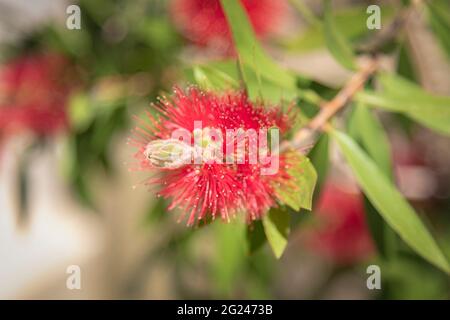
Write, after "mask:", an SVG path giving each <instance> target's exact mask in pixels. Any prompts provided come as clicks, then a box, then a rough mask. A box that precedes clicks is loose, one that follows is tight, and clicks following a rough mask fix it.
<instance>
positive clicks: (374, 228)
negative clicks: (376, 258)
mask: <svg viewBox="0 0 450 320" xmlns="http://www.w3.org/2000/svg"><path fill="white" fill-rule="evenodd" d="M349 133H350V135H351V136H352V138H354V139H355V140H356V141H358V142H359V143H360V144H361V145H362V147H363V149H364V151H365V152H367V153H368V155H369V156H370V157H371V158H372V160H374V162H375V164H376V165H377V166H378V168H379V169H380V170H381V171H382V172H383V174H384V175H385V176H386V177H388V178H389V179H390V180H391V181H393V172H392V163H391V153H390V146H389V140H388V138H387V135H386V133H385V131H384V128H383V126H382V124H381V123H380V122H379V120H378V118H377V117H376V115H375V114H373V113H372V112H371V110H368V109H367V107H366V106H365V105H364V104H362V103H357V105H356V106H355V107H354V110H353V113H352V115H351V118H350V121H349ZM364 207H365V212H366V217H367V222H368V225H369V228H370V231H371V233H372V236H373V239H374V241H375V244H376V246H377V249H378V252H379V253H380V254H381V255H382V256H383V257H385V258H390V257H392V256H393V255H394V253H395V246H396V235H395V233H394V231H393V230H392V229H391V227H389V225H387V223H386V222H385V221H384V220H383V218H382V217H381V215H380V214H379V213H378V211H377V210H376V209H375V208H374V206H373V205H372V204H371V203H370V201H369V200H368V199H367V196H364Z"/></svg>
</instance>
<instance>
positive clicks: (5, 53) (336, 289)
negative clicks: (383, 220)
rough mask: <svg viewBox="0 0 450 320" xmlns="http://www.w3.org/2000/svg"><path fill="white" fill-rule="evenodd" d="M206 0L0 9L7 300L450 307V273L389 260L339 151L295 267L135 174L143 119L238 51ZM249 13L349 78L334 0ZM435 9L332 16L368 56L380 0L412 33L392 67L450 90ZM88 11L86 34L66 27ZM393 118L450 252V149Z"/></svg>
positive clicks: (392, 46) (397, 143)
mask: <svg viewBox="0 0 450 320" xmlns="http://www.w3.org/2000/svg"><path fill="white" fill-rule="evenodd" d="M201 2H202V0H172V1H171V0H167V1H164V0H136V1H120V0H115V1H109V0H94V1H92V0H91V1H87V0H86V1H85V0H81V1H78V2H74V1H63V0H60V1H50V0H36V1H32V2H30V1H25V0H14V1H13V0H0V298H2V299H193V298H236V299H241V298H248V299H256V298H263V299H271V298H274V299H412V298H423V299H428V298H436V299H448V298H449V297H450V290H449V288H450V282H449V279H448V277H447V276H446V275H445V274H444V273H442V272H440V271H439V270H437V269H436V268H434V267H433V266H431V265H429V264H428V263H426V262H425V261H423V260H421V259H420V258H418V257H417V256H415V255H413V254H412V253H411V252H409V251H408V249H407V248H406V246H405V245H404V244H402V243H400V244H399V248H398V250H399V251H400V252H401V253H402V254H401V257H402V258H401V259H397V260H396V262H395V263H390V264H389V265H384V264H383V263H384V262H383V261H384V260H381V259H380V255H379V253H378V251H377V248H376V246H375V244H374V243H373V240H372V236H371V232H370V230H369V228H368V226H367V222H366V210H367V206H366V205H365V204H366V203H365V199H364V196H363V195H362V194H360V192H359V191H358V188H357V187H356V184H355V181H354V179H353V177H352V175H351V172H350V171H349V169H348V168H347V167H346V165H345V163H344V162H343V160H342V156H341V155H340V154H339V153H338V152H337V150H336V148H335V147H334V146H333V145H330V146H329V158H330V160H329V168H328V171H327V175H326V178H325V181H324V184H323V187H322V189H321V192H320V194H316V196H315V202H314V208H313V212H312V213H309V212H301V213H300V214H299V215H300V217H299V218H298V221H296V222H295V223H296V224H297V225H296V226H295V229H293V230H292V232H291V235H290V240H289V244H288V247H287V250H286V252H285V253H284V254H283V256H282V258H281V259H280V260H277V259H275V258H274V257H273V254H272V252H271V251H270V248H269V247H268V245H267V244H266V245H264V246H262V247H261V248H259V249H258V250H257V251H256V252H253V253H249V252H248V251H249V250H248V248H246V245H245V237H246V233H245V226H244V225H242V224H241V223H240V222H238V221H235V222H232V223H231V224H229V225H226V224H221V223H214V224H211V225H208V226H204V227H196V228H188V227H186V226H185V225H184V224H183V223H177V222H176V221H177V218H178V214H179V213H178V212H176V211H174V212H172V211H171V212H167V210H166V207H167V204H166V203H165V201H164V200H161V199H159V198H157V197H156V191H155V190H147V187H146V186H144V185H143V184H141V182H142V181H143V180H145V178H146V173H145V172H134V171H133V170H130V168H132V164H133V157H132V155H133V152H134V150H133V148H132V147H130V146H128V145H127V139H128V137H129V136H130V131H131V129H132V128H133V127H134V126H135V121H134V120H133V117H140V116H141V115H142V114H144V112H145V111H146V110H150V112H152V110H151V107H150V102H154V101H155V99H156V97H157V96H158V95H159V94H161V93H165V92H170V90H171V88H172V86H173V85H183V84H185V83H187V82H188V81H189V80H190V79H191V77H192V70H193V69H192V66H194V65H196V64H201V63H205V62H206V61H217V60H221V59H225V58H229V57H230V56H231V57H232V56H233V54H234V53H233V47H232V44H230V42H229V41H230V40H229V35H228V36H227V34H226V31H223V30H222V29H220V27H221V26H220V25H214V24H212V25H209V24H208V23H211V22H210V19H211V17H213V18H214V19H216V20H220V19H221V17H222V16H221V15H220V13H218V12H217V7H213V8H212V9H211V8H207V9H204V8H203V7H202V5H201ZM211 2H214V1H211ZM244 2H248V6H246V10H247V11H248V14H249V16H250V20H251V21H252V24H253V26H254V28H255V31H256V33H257V35H258V36H259V38H260V39H261V41H262V42H263V45H264V47H265V48H266V49H267V51H268V52H269V53H270V55H271V56H273V57H274V58H275V59H276V61H277V62H279V63H280V64H282V65H283V66H286V67H288V68H290V69H293V70H295V71H297V72H299V73H300V74H302V75H305V77H308V78H311V79H314V81H316V82H317V83H320V84H321V87H320V90H323V95H325V96H326V95H327V94H328V95H329V94H330V93H331V94H333V93H334V92H336V88H339V87H341V86H342V85H343V84H344V83H345V81H346V80H348V78H349V76H350V75H351V74H350V72H349V71H347V70H345V69H344V68H342V67H341V66H340V65H339V64H338V63H336V62H335V61H334V59H333V58H332V56H331V55H330V53H329V52H328V51H327V49H326V48H325V44H324V39H323V35H322V33H321V32H320V28H317V27H316V20H320V16H321V12H322V6H321V3H320V2H318V1H300V0H298V1H296V0H292V1H287V0H286V1H279V2H278V1H277V2H274V1H267V2H268V3H269V4H268V5H267V4H263V3H264V2H266V1H261V2H260V3H259V5H261V6H262V9H261V8H259V7H258V4H257V2H255V1H253V3H252V1H244ZM412 2H417V3H419V2H420V1H411V3H412ZM431 2H433V6H434V5H435V7H433V8H437V9H436V12H435V11H430V10H425V9H424V10H420V9H417V10H411V12H408V15H407V17H406V18H401V19H400V18H398V17H399V14H398V13H399V12H404V11H405V10H406V9H405V8H408V6H411V5H414V4H411V3H410V2H409V1H395V0H392V1H345V0H342V1H333V8H334V12H333V13H334V15H335V17H336V23H337V25H338V26H339V28H340V29H341V30H342V32H343V33H344V34H345V35H346V37H347V38H349V39H350V40H351V41H352V43H353V44H355V46H360V47H361V50H362V51H364V50H365V48H366V47H367V46H369V47H370V45H371V43H370V41H366V40H367V37H368V35H369V34H370V33H371V32H373V31H372V30H369V29H368V28H367V26H366V19H367V17H368V14H367V13H366V9H367V7H368V5H370V4H378V5H379V6H380V8H381V16H382V18H381V23H382V29H383V28H384V27H385V26H390V27H392V26H393V28H399V29H401V30H400V31H399V32H398V35H396V36H395V37H393V39H390V41H387V45H386V48H383V54H382V57H381V60H382V63H383V65H384V66H385V68H387V69H390V70H397V72H398V73H399V74H401V75H403V76H405V77H407V78H409V79H411V80H413V81H415V82H417V83H419V84H420V85H421V86H422V87H423V88H425V89H426V90H428V91H430V92H433V93H436V94H440V95H450V76H449V75H450V62H449V61H450V60H449V57H450V46H449V43H450V40H449V38H448V37H449V36H448V35H449V33H448V32H447V31H450V29H446V28H448V26H449V25H450V22H449V21H450V20H446V19H447V18H448V13H449V10H448V9H449V4H448V2H447V1H439V0H437V1H431ZM255 3H256V4H255ZM71 4H77V5H78V6H79V8H80V9H81V29H74V30H70V29H69V28H68V27H67V25H66V23H67V19H68V17H69V16H71V14H72V12H70V13H68V12H66V10H67V8H68V6H69V5H71ZM217 4H218V2H217ZM217 4H216V5H217ZM416 5H417V4H416ZM264 6H266V7H264ZM416 8H420V3H419V4H418V5H417V7H416ZM252 10H253V11H252ZM258 10H259V11H258ZM252 12H253V13H252ZM216 15H217V16H216ZM222 18H223V17H222ZM393 21H394V22H395V23H392V22H393ZM205 25H206V26H208V27H205ZM397 25H398V26H397ZM211 30H213V31H214V32H213V31H211ZM392 32H397V30H393V31H392ZM222 33H223V34H222ZM217 35H218V36H217ZM364 46H366V47H364ZM317 90H319V87H317ZM449 107H450V106H449ZM379 116H380V119H381V121H382V123H383V125H384V127H385V128H386V130H387V132H388V135H389V140H390V144H391V152H392V157H393V163H394V167H395V168H394V169H395V178H396V181H397V185H398V186H399V188H400V190H401V191H402V193H403V194H404V195H405V197H407V199H408V200H409V201H410V202H411V203H412V204H413V205H414V207H415V208H416V209H417V211H418V212H420V213H421V214H423V218H424V220H425V221H426V223H427V225H428V226H429V227H430V228H431V230H432V231H433V233H434V234H436V235H437V238H438V242H439V243H440V245H441V246H442V248H443V249H444V250H445V251H446V253H447V255H449V254H450V165H449V163H450V140H449V138H448V137H445V136H443V135H439V134H436V133H434V132H431V131H429V130H428V129H425V128H423V127H421V126H419V125H417V124H415V123H413V122H411V121H410V120H408V119H407V118H406V117H402V116H400V115H391V114H384V113H383V114H379ZM371 264H377V265H380V267H381V271H382V289H381V290H369V289H368V288H367V286H366V280H367V277H368V276H369V275H368V274H367V273H366V268H367V267H368V266H369V265H371ZM70 265H78V266H80V268H81V290H69V289H67V287H66V280H67V278H68V276H69V274H67V273H66V270H67V268H68V266H70Z"/></svg>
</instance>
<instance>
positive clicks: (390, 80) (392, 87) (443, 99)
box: [355, 73, 450, 134]
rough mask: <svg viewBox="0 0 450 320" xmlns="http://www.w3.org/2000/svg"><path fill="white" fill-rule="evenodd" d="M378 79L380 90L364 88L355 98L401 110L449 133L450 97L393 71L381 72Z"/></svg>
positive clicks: (431, 126) (418, 120) (386, 107)
mask: <svg viewBox="0 0 450 320" xmlns="http://www.w3.org/2000/svg"><path fill="white" fill-rule="evenodd" d="M378 79H379V81H380V83H381V85H382V88H383V91H382V92H374V91H372V90H365V91H362V92H359V93H358V94H356V96H355V98H356V100H357V101H360V102H364V103H366V104H367V105H369V106H375V107H380V108H383V109H386V110H389V111H392V112H400V113H403V114H405V115H407V116H408V117H410V118H412V119H413V120H415V121H417V122H419V123H421V124H422V125H424V126H426V127H429V128H431V129H433V130H436V131H438V132H441V133H444V134H450V97H447V96H438V95H433V94H431V93H429V92H426V91H424V90H423V89H422V88H421V87H419V86H418V85H416V84H414V83H413V82H410V81H408V80H406V79H404V78H402V77H399V76H396V75H392V74H386V73H382V74H380V75H379V77H378Z"/></svg>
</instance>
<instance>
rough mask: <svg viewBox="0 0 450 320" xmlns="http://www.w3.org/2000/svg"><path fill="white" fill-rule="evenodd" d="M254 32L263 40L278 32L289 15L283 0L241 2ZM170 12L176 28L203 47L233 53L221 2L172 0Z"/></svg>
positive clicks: (214, 0)
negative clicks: (281, 23) (285, 17)
mask: <svg viewBox="0 0 450 320" xmlns="http://www.w3.org/2000/svg"><path fill="white" fill-rule="evenodd" d="M241 2H242V5H243V7H244V9H245V11H246V12H247V14H248V17H249V19H250V22H251V24H252V25H253V29H254V30H255V33H256V35H257V36H258V37H259V38H264V37H266V36H267V35H270V34H271V33H274V32H275V31H277V30H278V29H279V26H280V22H281V21H283V18H284V16H285V14H286V10H287V6H286V3H285V2H284V0H276V1H273V0H241ZM170 9H171V10H170V11H171V14H172V18H173V20H174V23H175V25H176V26H177V27H178V29H179V30H180V31H181V32H182V33H183V35H184V36H185V37H186V38H188V39H189V40H191V41H193V42H194V43H196V44H197V45H200V46H208V47H212V48H215V49H217V50H218V51H224V52H230V50H231V48H232V37H231V32H230V28H229V26H228V23H227V20H226V17H225V13H224V11H223V9H222V7H221V5H220V1H219V0H173V1H172V2H171V7H170Z"/></svg>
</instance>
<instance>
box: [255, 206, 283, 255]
mask: <svg viewBox="0 0 450 320" xmlns="http://www.w3.org/2000/svg"><path fill="white" fill-rule="evenodd" d="M262 223H263V226H264V232H265V234H266V237H267V241H268V242H269V245H270V247H271V248H272V251H273V254H274V255H275V257H276V258H277V259H279V258H281V256H282V254H283V252H284V249H286V246H287V243H288V236H289V232H290V215H289V213H288V212H287V210H286V209H285V208H272V209H270V211H269V212H268V213H267V214H266V215H265V216H264V218H263V220H262Z"/></svg>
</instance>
